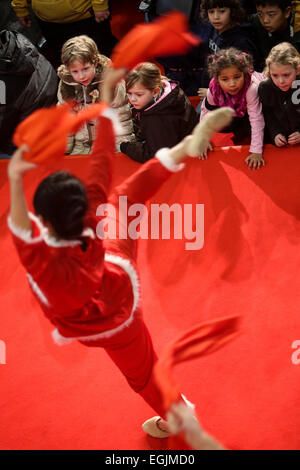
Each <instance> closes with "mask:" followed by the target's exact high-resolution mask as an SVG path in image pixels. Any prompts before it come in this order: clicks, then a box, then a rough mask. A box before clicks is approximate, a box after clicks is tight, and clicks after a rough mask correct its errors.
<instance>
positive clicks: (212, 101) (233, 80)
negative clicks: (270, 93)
mask: <svg viewBox="0 0 300 470" xmlns="http://www.w3.org/2000/svg"><path fill="white" fill-rule="evenodd" d="M208 71H209V74H210V76H211V77H212V78H211V81H210V83H209V89H208V92H207V97H206V98H205V99H204V100H203V103H202V107H201V116H200V121H201V122H202V121H203V120H204V119H205V118H206V116H207V114H208V113H209V112H210V111H212V110H213V109H217V108H221V107H223V106H229V107H230V108H232V109H233V111H234V120H233V122H232V124H231V125H230V126H228V127H227V128H226V129H224V130H223V132H233V134H234V143H235V144H240V143H242V142H243V140H244V139H245V138H246V137H247V136H249V135H250V134H251V145H250V152H251V153H250V155H249V156H248V157H247V158H246V160H245V161H246V163H247V164H248V166H249V168H259V167H260V166H261V165H265V162H264V160H263V157H262V152H263V140H264V127H265V122H264V117H263V114H262V106H261V103H260V100H259V98H258V93H257V89H258V86H259V83H260V82H261V81H262V80H263V79H264V78H265V77H264V75H263V74H261V73H258V72H252V60H251V56H249V55H248V54H246V53H245V52H241V51H239V50H238V49H235V48H233V47H232V48H229V49H226V50H221V51H219V52H217V53H216V54H214V55H211V56H209V57H208ZM211 149H212V146H211V144H209V146H208V148H207V149H206V150H205V151H204V152H203V154H202V155H201V157H202V158H207V152H208V150H211Z"/></svg>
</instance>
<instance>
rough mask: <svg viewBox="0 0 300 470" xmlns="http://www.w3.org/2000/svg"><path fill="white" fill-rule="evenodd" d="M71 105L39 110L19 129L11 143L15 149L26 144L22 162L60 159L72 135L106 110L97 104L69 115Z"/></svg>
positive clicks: (100, 104) (102, 104) (19, 126)
mask: <svg viewBox="0 0 300 470" xmlns="http://www.w3.org/2000/svg"><path fill="white" fill-rule="evenodd" d="M72 106H73V105H72V103H66V104H64V105H63V106H52V107H50V108H46V109H39V110H37V111H35V112H34V113H32V114H31V115H30V116H28V118H26V119H25V120H24V121H22V122H21V124H19V125H18V127H17V129H16V131H15V133H14V136H13V142H14V143H15V144H16V146H17V147H20V146H21V145H23V144H26V145H27V146H28V148H29V151H28V152H24V154H23V157H24V158H25V160H27V161H30V162H33V163H46V162H48V161H50V160H52V159H53V158H55V160H57V159H59V158H63V157H64V154H65V150H66V145H67V136H68V135H69V134H73V133H75V132H76V131H77V130H78V129H79V128H80V126H82V124H83V123H84V122H86V121H89V120H90V119H93V118H95V117H97V116H99V114H101V113H102V112H103V111H104V109H105V108H106V107H107V105H106V104H105V103H96V104H93V105H90V106H88V107H86V108H85V109H83V110H82V111H79V112H78V113H72Z"/></svg>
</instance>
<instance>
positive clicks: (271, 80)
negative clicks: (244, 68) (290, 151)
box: [258, 42, 300, 147]
mask: <svg viewBox="0 0 300 470" xmlns="http://www.w3.org/2000/svg"><path fill="white" fill-rule="evenodd" d="M265 75H266V76H267V77H268V78H267V80H266V81H264V82H262V83H261V84H260V85H259V88H258V95H259V98H260V100H261V102H262V109H263V113H264V117H265V121H266V128H267V130H268V134H269V135H268V137H269V138H270V140H271V142H272V144H275V145H276V146H277V147H284V146H286V145H296V144H299V143H300V99H299V79H300V54H299V52H298V51H297V49H295V47H294V46H292V45H291V44H290V43H288V42H283V43H281V44H278V45H277V46H275V47H273V48H272V49H271V51H270V54H269V55H268V57H267V59H266V69H265ZM297 80H298V82H297ZM297 87H298V88H297Z"/></svg>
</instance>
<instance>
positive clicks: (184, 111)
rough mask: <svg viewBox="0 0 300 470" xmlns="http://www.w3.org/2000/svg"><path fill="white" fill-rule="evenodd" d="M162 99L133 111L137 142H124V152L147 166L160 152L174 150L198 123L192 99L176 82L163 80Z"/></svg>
mask: <svg viewBox="0 0 300 470" xmlns="http://www.w3.org/2000/svg"><path fill="white" fill-rule="evenodd" d="M164 84H165V88H164V92H163V94H162V96H161V97H160V98H159V99H158V100H157V101H156V102H150V105H149V104H148V105H147V107H146V108H144V109H142V110H136V109H134V108H132V114H133V119H134V131H135V135H136V139H137V142H123V143H122V144H121V146H120V149H121V152H123V153H125V154H126V155H128V156H129V157H130V158H132V160H135V161H137V162H140V163H144V162H146V161H147V160H150V158H152V157H154V155H155V153H156V152H157V150H159V149H160V148H163V147H173V146H174V145H176V144H178V143H179V142H180V141H181V140H182V139H183V138H184V137H185V136H187V135H188V134H190V133H191V132H192V130H193V129H194V127H195V126H196V124H197V123H198V121H199V118H198V115H197V113H196V111H195V110H194V108H193V106H192V105H191V103H190V101H189V99H188V98H187V96H186V95H185V94H184V92H183V91H182V90H181V88H179V86H178V85H177V84H176V83H170V82H168V81H164Z"/></svg>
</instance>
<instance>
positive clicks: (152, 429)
mask: <svg viewBox="0 0 300 470" xmlns="http://www.w3.org/2000/svg"><path fill="white" fill-rule="evenodd" d="M142 428H143V430H144V431H145V433H147V434H149V436H151V437H157V438H159V439H163V438H165V437H168V436H169V435H170V432H169V431H168V425H167V422H166V421H165V420H163V419H162V418H161V417H160V416H153V418H150V419H147V421H145V422H144V423H143V424H142Z"/></svg>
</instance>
